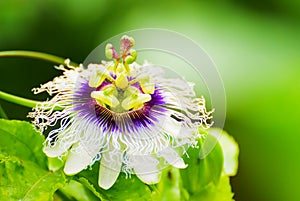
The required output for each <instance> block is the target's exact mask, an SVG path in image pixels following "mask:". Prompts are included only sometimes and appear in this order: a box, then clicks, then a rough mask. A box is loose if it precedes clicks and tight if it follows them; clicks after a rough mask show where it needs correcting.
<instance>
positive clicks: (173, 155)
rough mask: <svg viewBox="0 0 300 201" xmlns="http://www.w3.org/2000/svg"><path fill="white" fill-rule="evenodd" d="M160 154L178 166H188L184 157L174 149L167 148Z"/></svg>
mask: <svg viewBox="0 0 300 201" xmlns="http://www.w3.org/2000/svg"><path fill="white" fill-rule="evenodd" d="M160 155H161V156H162V157H164V159H165V160H166V161H167V162H168V163H169V164H171V165H172V166H174V167H176V168H181V169H183V168H186V167H187V165H186V164H185V163H184V161H183V159H182V158H181V157H180V156H179V155H178V153H177V152H176V151H175V150H174V149H172V148H167V149H165V150H163V151H161V152H160Z"/></svg>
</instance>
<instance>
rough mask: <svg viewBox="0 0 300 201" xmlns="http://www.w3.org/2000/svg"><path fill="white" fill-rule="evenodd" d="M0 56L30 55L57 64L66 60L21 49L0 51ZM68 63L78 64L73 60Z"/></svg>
mask: <svg viewBox="0 0 300 201" xmlns="http://www.w3.org/2000/svg"><path fill="white" fill-rule="evenodd" d="M0 57H30V58H36V59H41V60H45V61H51V62H53V63H57V64H64V63H65V60H66V59H65V58H61V57H58V56H55V55H52V54H47V53H42V52H34V51H23V50H10V51H0ZM70 65H72V66H78V64H77V63H75V62H70Z"/></svg>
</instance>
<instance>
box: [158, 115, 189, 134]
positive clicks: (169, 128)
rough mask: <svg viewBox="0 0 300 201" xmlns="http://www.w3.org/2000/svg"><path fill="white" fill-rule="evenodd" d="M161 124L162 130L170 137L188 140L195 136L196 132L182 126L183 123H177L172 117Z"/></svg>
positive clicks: (162, 120)
mask: <svg viewBox="0 0 300 201" xmlns="http://www.w3.org/2000/svg"><path fill="white" fill-rule="evenodd" d="M160 122H161V125H160V126H161V129H162V130H163V131H164V132H166V133H167V134H168V135H170V136H172V137H174V138H186V137H190V136H192V135H193V133H194V132H195V131H194V130H193V129H191V128H186V127H184V126H182V123H180V122H178V121H176V120H175V119H173V118H171V117H167V118H164V119H161V120H160Z"/></svg>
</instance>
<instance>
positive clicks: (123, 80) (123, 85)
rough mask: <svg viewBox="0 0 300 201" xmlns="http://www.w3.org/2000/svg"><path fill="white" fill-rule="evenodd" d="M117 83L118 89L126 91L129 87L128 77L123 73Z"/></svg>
mask: <svg viewBox="0 0 300 201" xmlns="http://www.w3.org/2000/svg"><path fill="white" fill-rule="evenodd" d="M115 83H116V86H117V87H118V88H120V89H125V88H126V87H127V86H128V80H127V76H125V75H124V74H123V73H121V74H119V75H118V77H117V79H116V81H115Z"/></svg>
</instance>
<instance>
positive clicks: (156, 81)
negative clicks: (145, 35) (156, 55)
mask: <svg viewBox="0 0 300 201" xmlns="http://www.w3.org/2000/svg"><path fill="white" fill-rule="evenodd" d="M134 43H135V42H134V40H133V38H131V37H128V36H123V37H122V38H121V42H120V52H119V53H118V52H117V50H116V49H115V48H114V47H113V46H112V45H111V44H108V45H107V46H106V49H105V52H106V56H107V58H108V59H109V60H110V61H102V63H101V64H89V65H88V66H87V67H84V66H83V65H79V66H78V67H74V66H71V65H70V64H69V60H66V66H63V65H61V66H59V67H57V68H58V69H60V70H62V71H63V75H61V76H59V77H56V78H54V79H53V81H50V82H48V83H46V84H43V85H41V86H40V88H35V89H34V92H35V93H41V92H44V91H46V92H48V93H49V94H50V95H51V96H53V97H52V98H51V99H50V100H47V101H45V102H42V103H41V104H39V105H37V106H36V107H35V108H34V109H33V111H32V112H30V113H29V117H31V118H33V123H34V124H35V126H36V127H37V128H39V130H40V131H41V132H42V133H44V132H45V131H46V129H50V127H53V129H52V130H51V131H50V132H48V134H47V138H46V141H45V145H44V152H45V153H46V155H47V156H48V157H62V156H65V158H66V161H65V165H64V172H65V173H66V174H68V175H73V174H76V173H78V172H80V171H81V170H83V169H85V168H87V167H88V166H91V165H93V164H94V163H95V162H96V161H100V169H99V180H98V181H99V186H100V187H102V188H104V189H108V188H110V187H111V186H112V185H113V184H114V183H115V181H116V180H117V178H118V175H119V174H120V172H125V173H126V174H136V175H137V176H138V178H139V179H141V180H142V181H143V182H144V183H147V184H154V183H157V182H159V180H160V175H161V170H162V167H164V166H165V165H168V164H170V165H172V166H174V167H177V168H185V167H186V166H187V165H186V164H185V163H184V161H183V159H182V158H181V155H182V154H184V152H185V150H186V149H187V148H188V147H190V146H195V145H196V144H197V138H199V137H201V134H200V133H199V132H198V127H199V126H202V127H206V128H208V127H210V126H211V123H210V122H211V120H210V119H211V118H212V117H211V111H207V110H206V107H205V100H204V98H203V97H201V98H197V97H196V95H195V92H194V90H193V84H192V83H188V82H186V81H185V80H183V79H178V78H176V79H175V78H167V77H166V76H165V75H164V71H163V69H161V68H159V67H156V66H154V65H151V64H149V63H147V62H145V63H144V64H142V65H140V64H138V63H137V62H136V57H137V53H136V51H135V50H134V49H132V47H133V46H134ZM57 108H60V109H57ZM54 126H55V127H54Z"/></svg>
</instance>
